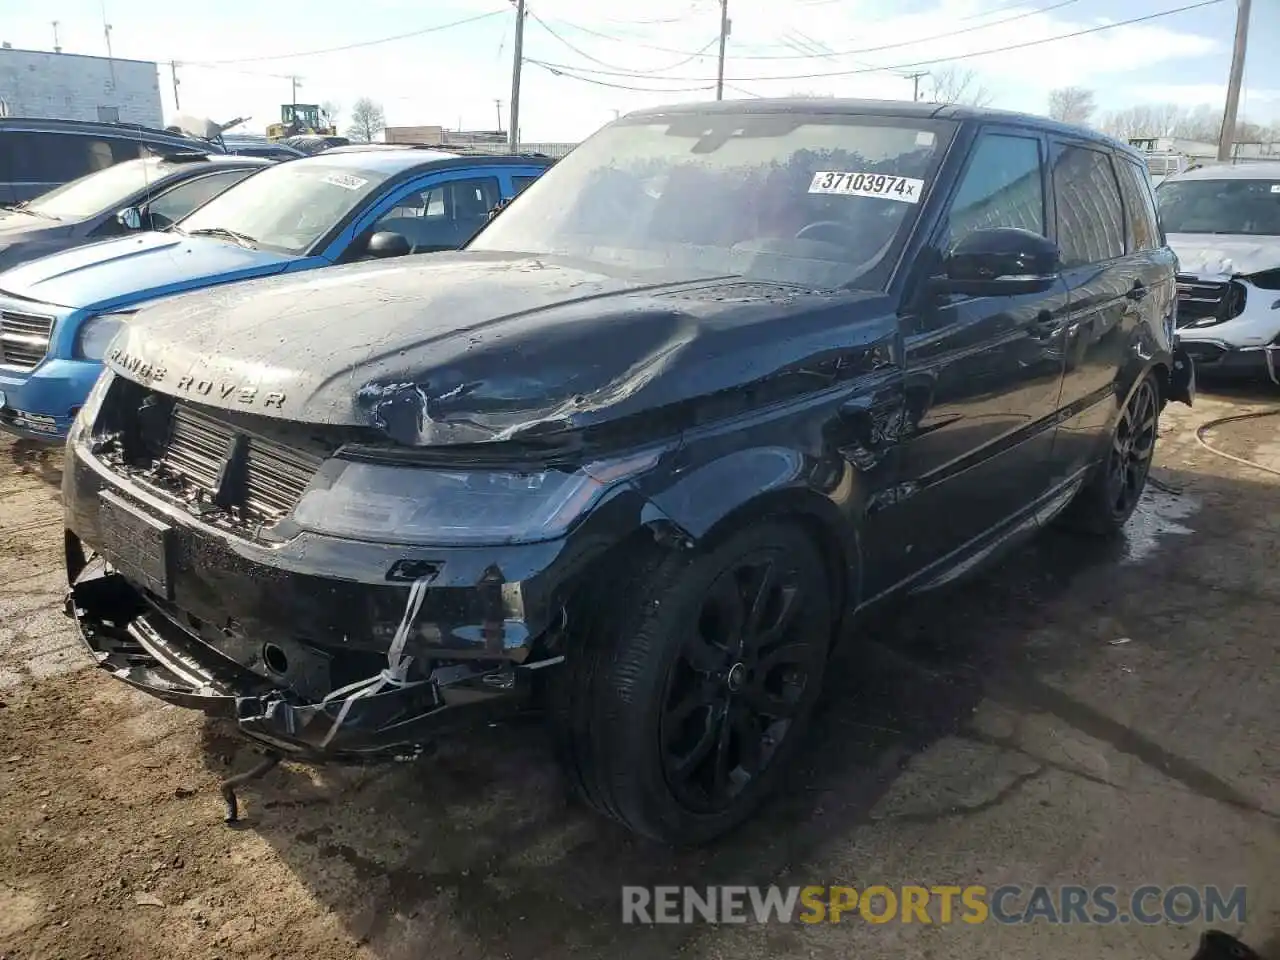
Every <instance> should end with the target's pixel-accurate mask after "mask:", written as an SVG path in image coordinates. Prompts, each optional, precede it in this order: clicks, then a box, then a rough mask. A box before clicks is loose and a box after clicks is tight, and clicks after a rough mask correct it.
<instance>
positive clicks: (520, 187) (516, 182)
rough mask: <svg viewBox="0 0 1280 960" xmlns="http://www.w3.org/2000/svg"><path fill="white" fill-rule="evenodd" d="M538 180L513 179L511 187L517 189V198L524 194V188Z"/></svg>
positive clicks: (535, 178) (526, 178)
mask: <svg viewBox="0 0 1280 960" xmlns="http://www.w3.org/2000/svg"><path fill="white" fill-rule="evenodd" d="M537 179H538V178H537V177H512V178H511V185H512V186H513V187H514V188H515V191H516V196H517V197H518V196H520V194H522V193H524V188H525V187H527V186H528V185H529V184H531V183H533V181H535V180H537Z"/></svg>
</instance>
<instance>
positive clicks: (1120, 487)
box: [1106, 377, 1160, 520]
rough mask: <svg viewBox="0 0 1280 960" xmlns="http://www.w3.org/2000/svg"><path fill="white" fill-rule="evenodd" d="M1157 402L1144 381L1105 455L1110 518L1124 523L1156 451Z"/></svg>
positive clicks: (1123, 413) (1152, 386)
mask: <svg viewBox="0 0 1280 960" xmlns="http://www.w3.org/2000/svg"><path fill="white" fill-rule="evenodd" d="M1159 404H1160V401H1159V398H1158V397H1157V396H1156V388H1155V384H1154V383H1153V382H1152V380H1151V378H1150V377H1147V378H1145V379H1144V380H1143V381H1142V382H1141V383H1140V384H1138V387H1137V389H1136V390H1134V391H1133V394H1132V395H1131V396H1130V397H1129V402H1128V403H1126V404H1125V405H1124V409H1123V410H1121V411H1120V419H1119V422H1118V423H1117V424H1116V429H1115V433H1114V434H1113V435H1112V437H1111V449H1110V450H1109V451H1108V453H1107V468H1106V471H1107V472H1106V477H1107V493H1108V497H1109V503H1110V505H1111V510H1112V513H1113V514H1114V516H1116V517H1117V518H1118V519H1121V520H1127V519H1128V517H1129V515H1130V514H1131V513H1133V509H1134V507H1136V506H1137V504H1138V499H1139V498H1140V497H1141V496H1142V491H1143V488H1144V487H1145V486H1146V483H1147V474H1148V473H1149V472H1150V470H1151V458H1152V457H1153V456H1154V455H1155V451H1156V427H1157V422H1158V420H1159V418H1160V405H1159Z"/></svg>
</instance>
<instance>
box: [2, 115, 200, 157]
mask: <svg viewBox="0 0 1280 960" xmlns="http://www.w3.org/2000/svg"><path fill="white" fill-rule="evenodd" d="M4 130H25V131H36V132H42V133H100V134H109V135H111V136H115V137H139V138H141V137H145V138H146V139H148V140H164V141H166V142H169V143H175V144H185V145H187V146H188V147H190V148H191V149H195V150H206V151H207V150H209V149H211V148H212V149H213V150H214V152H217V153H220V152H221V149H220V148H218V147H216V146H214V145H213V144H212V143H211V142H210V141H208V140H199V139H197V138H195V137H188V136H184V135H183V134H180V133H173V132H171V131H169V130H161V129H159V128H158V127H145V126H143V125H142V124H140V123H107V122H105V121H102V120H59V119H55V118H53V117H0V131H4Z"/></svg>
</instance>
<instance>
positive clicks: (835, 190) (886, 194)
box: [809, 170, 924, 203]
mask: <svg viewBox="0 0 1280 960" xmlns="http://www.w3.org/2000/svg"><path fill="white" fill-rule="evenodd" d="M923 190H924V181H923V180H915V179H913V178H911V177H895V176H891V175H890V174H887V173H841V172H838V171H834V170H819V171H818V172H817V173H815V174H814V175H813V180H812V181H811V182H810V184H809V192H810V193H832V194H840V195H841V196H846V197H883V198H884V199H886V200H901V201H902V202H903V203H919V202H920V194H921V193H922V192H923Z"/></svg>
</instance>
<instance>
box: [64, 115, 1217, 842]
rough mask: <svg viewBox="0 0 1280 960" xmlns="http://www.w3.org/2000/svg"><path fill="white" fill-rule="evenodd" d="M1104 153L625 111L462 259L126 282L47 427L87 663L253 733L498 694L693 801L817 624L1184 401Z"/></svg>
mask: <svg viewBox="0 0 1280 960" xmlns="http://www.w3.org/2000/svg"><path fill="white" fill-rule="evenodd" d="M1174 303H1175V289H1174V257H1173V254H1172V253H1171V252H1170V251H1169V249H1168V248H1167V247H1166V245H1165V243H1164V239H1163V237H1162V235H1161V232H1160V227H1159V224H1158V222H1157V219H1156V214H1155V207H1154V203H1153V200H1152V195H1151V192H1150V189H1149V184H1148V180H1147V177H1146V174H1145V172H1144V168H1143V165H1142V159H1141V157H1140V156H1139V155H1137V154H1136V153H1134V152H1133V151H1132V150H1130V149H1129V148H1127V147H1125V146H1123V145H1121V144H1119V143H1116V142H1114V141H1111V140H1107V139H1102V138H1100V137H1099V136H1098V135H1097V134H1094V133H1090V132H1086V131H1084V130H1079V129H1075V128H1072V127H1067V126H1062V125H1058V124H1054V123H1051V122H1049V121H1046V120H1044V119H1041V118H1033V117H1024V116H1018V115H1012V114H1003V113H996V112H991V111H975V110H968V109H963V108H957V107H939V106H935V105H924V104H909V103H907V104H904V103H874V102H857V101H851V102H841V101H767V100H755V101H750V102H746V103H717V104H708V105H696V106H681V107H674V108H670V109H661V110H654V111H650V112H644V113H638V114H634V115H631V116H628V117H626V118H624V119H622V120H619V121H618V122H615V123H613V124H611V125H609V126H608V127H606V128H604V129H603V130H602V131H600V132H599V133H597V134H596V135H595V136H594V137H592V138H591V139H590V140H588V141H587V142H586V143H584V144H583V145H581V146H580V147H579V148H578V149H576V150H575V151H574V152H573V153H572V154H570V155H569V156H568V157H567V158H566V159H565V160H563V161H562V162H561V163H560V164H558V165H557V166H556V167H554V168H553V169H552V170H550V171H549V172H548V173H547V174H546V175H545V176H544V177H543V178H542V179H540V180H539V181H538V182H536V183H534V184H533V185H532V186H530V187H529V188H528V189H527V190H525V191H524V192H523V193H522V194H521V195H520V197H519V198H518V199H517V200H516V201H515V202H514V203H512V205H511V206H510V207H509V208H507V209H506V210H504V211H503V212H502V213H501V214H500V215H499V216H497V217H495V218H493V219H492V221H491V222H490V223H489V225H488V226H487V227H486V228H485V229H484V230H483V231H482V232H481V233H480V234H479V235H478V236H477V237H476V238H475V239H474V240H473V241H472V242H471V243H470V245H469V246H468V248H467V249H465V250H464V251H462V252H458V253H445V254H439V255H431V256H427V257H422V258H413V259H407V260H399V261H397V262H394V263H385V264H381V263H373V264H353V265H350V266H347V267H339V268H335V269H334V270H332V271H328V272H326V274H325V275H324V276H323V277H320V278H313V277H310V276H307V277H300V278H296V279H295V278H292V277H288V276H285V277H281V278H273V279H266V280H257V281H251V282H248V283H243V284H239V285H236V286H234V287H224V288H220V289H218V290H212V291H208V292H202V293H197V294H193V295H187V296H183V297H180V298H176V299H172V300H169V301H167V302H165V303H163V304H159V305H156V306H154V307H152V308H150V309H148V310H144V311H143V312H142V313H141V314H140V315H139V316H138V318H137V321H136V322H133V323H130V325H129V326H128V328H127V330H126V331H125V332H123V333H122V334H121V335H120V336H119V337H118V338H117V341H116V342H115V344H114V345H113V348H112V349H111V350H110V351H109V362H108V370H107V372H106V373H105V374H104V375H103V377H102V379H101V380H100V381H99V382H98V384H97V386H96V388H95V389H94V391H93V393H92V396H91V398H90V399H89V401H88V403H86V405H85V407H84V409H83V411H82V413H81V416H80V419H79V420H78V422H77V424H76V426H75V428H74V429H73V431H72V434H71V437H70V439H69V441H68V459H67V466H66V471H65V481H64V488H63V492H64V497H65V502H66V525H67V535H66V541H67V567H68V574H69V578H70V581H71V583H72V585H73V588H72V591H71V594H70V597H69V602H68V609H69V611H70V612H71V613H73V614H74V616H75V617H76V618H77V620H78V622H79V624H80V627H81V630H82V633H83V636H84V639H85V642H86V643H87V645H88V647H89V649H90V650H91V651H92V652H93V654H94V656H95V657H96V658H97V660H98V662H99V664H100V665H101V666H102V667H103V668H105V669H107V670H109V671H111V672H112V673H113V675H115V676H117V677H119V678H121V679H123V680H125V681H126V682H128V683H131V684H133V685H135V686H137V687H139V688H141V689H143V690H146V691H148V692H149V693H152V694H154V695H156V696H158V697H161V698H163V699H165V700H168V701H170V702H173V703H177V704H181V705H184V706H189V707H195V708H199V709H202V710H205V711H208V712H210V713H214V714H221V715H225V716H227V717H230V718H233V719H234V721H235V722H236V723H237V724H238V727H239V729H240V730H241V731H242V732H243V733H244V734H245V735H246V736H248V737H250V738H252V739H254V740H256V741H258V742H259V743H261V744H264V745H266V746H267V747H268V748H270V749H271V750H273V751H278V752H281V753H288V754H292V755H295V756H300V757H304V758H312V759H317V760H320V759H338V760H344V759H359V758H376V757H384V756H385V757H393V756H401V757H403V756H412V755H415V754H417V753H418V752H419V751H420V750H421V748H422V747H423V746H424V745H425V744H427V743H428V742H429V741H430V740H431V739H432V738H436V737H439V736H442V735H446V734H448V733H451V732H453V731H455V730H456V729H457V728H458V727H459V726H460V725H462V724H465V723H469V722H474V721H476V720H479V719H484V718H490V717H492V716H493V715H494V713H495V712H497V711H501V710H505V709H510V708H512V707H516V706H520V705H522V704H523V703H525V702H527V701H529V700H530V699H533V700H535V701H537V700H541V701H542V702H543V703H544V704H545V706H546V707H547V716H548V718H549V722H550V724H551V726H552V727H553V729H554V732H555V736H556V737H557V740H558V743H559V744H560V747H561V752H562V756H563V759H564V763H565V765H566V768H567V770H568V773H569V778H570V780H571V781H572V782H573V783H574V785H575V786H576V787H577V788H578V790H579V792H580V793H581V795H582V796H583V797H584V798H585V799H586V800H587V801H588V802H589V803H590V804H592V805H593V806H594V807H596V808H597V809H599V810H600V811H601V812H603V813H605V814H608V815H610V816H613V817H615V818H617V819H618V820H620V821H622V822H623V823H624V824H626V825H628V826H629V827H631V828H632V829H634V830H636V831H638V832H640V833H642V834H645V835H648V836H650V837H654V838H658V839H660V840H664V841H673V842H697V841H702V840H705V839H707V838H710V837H712V836H715V835H717V834H719V833H722V832H723V831H725V830H727V829H729V828H730V827H732V826H733V825H734V824H735V823H737V822H738V821H740V820H741V819H742V818H744V817H745V816H746V815H747V814H748V813H749V812H750V811H751V809H752V808H753V807H754V806H755V805H756V804H757V803H758V802H759V801H760V800H761V799H762V798H763V796H764V795H765V794H766V793H767V792H768V791H769V789H770V787H771V785H772V784H774V783H775V782H776V780H777V777H778V775H779V772H780V770H781V768H782V766H783V764H784V763H785V761H786V760H787V758H788V756H789V755H790V754H792V753H793V751H794V750H795V749H796V745H797V741H798V740H799V739H800V737H801V734H802V731H803V730H804V728H805V725H806V721H807V719H808V717H809V715H810V713H811V711H812V708H813V705H814V701H815V698H816V697H817V695H818V690H819V686H820V684H821V681H822V678H823V672H824V669H825V668H826V665H827V663H828V653H829V651H830V649H831V645H832V643H833V641H834V640H835V639H837V638H839V637H842V636H845V635H848V634H855V635H856V632H857V629H856V623H855V624H851V621H852V620H853V618H854V615H855V614H856V613H857V612H859V611H860V610H863V609H865V608H867V607H869V606H870V605H872V604H874V603H875V602H877V601H879V600H881V599H882V598H885V597H888V596H890V595H893V594H899V593H902V592H904V591H918V590H926V589H929V588H932V587H936V586H938V585H940V584H943V583H946V582H948V581H950V580H952V579H954V578H955V577H957V576H958V575H959V574H960V573H961V572H963V571H965V570H967V569H969V568H971V567H973V566H974V565H975V561H976V560H978V559H981V558H984V557H986V556H988V555H990V554H992V553H993V552H995V551H996V549H997V548H1000V547H1004V546H1006V545H1008V544H1011V543H1014V542H1016V541H1017V540H1018V539H1019V538H1020V537H1022V536H1024V535H1026V534H1028V533H1030V532H1032V531H1034V530H1036V529H1038V528H1040V527H1043V526H1044V525H1045V524H1047V523H1048V522H1049V521H1050V520H1051V519H1052V518H1054V517H1055V516H1057V515H1058V514H1060V513H1061V514H1064V515H1065V516H1066V517H1068V518H1070V520H1071V521H1073V522H1074V523H1076V524H1078V525H1079V526H1081V527H1083V528H1085V529H1087V530H1090V531H1094V532H1097V533H1101V534H1105V533H1108V532H1110V531H1114V530H1116V529H1117V528H1119V527H1120V525H1121V524H1123V523H1124V522H1125V520H1126V519H1127V518H1128V517H1129V515H1130V513H1131V512H1132V511H1133V509H1134V506H1135V504H1136V502H1137V500H1138V497H1139V496H1140V494H1141V493H1142V490H1143V485H1144V483H1145V480H1146V477H1147V470H1148V467H1149V465H1150V463H1151V457H1152V453H1153V448H1154V445H1155V441H1156V425H1157V420H1158V417H1159V414H1160V411H1161V409H1162V407H1163V405H1164V404H1165V403H1166V402H1168V401H1170V400H1179V401H1183V402H1187V403H1190V402H1191V399H1192V392H1193V389H1194V383H1193V370H1192V368H1191V366H1190V364H1189V362H1188V361H1187V360H1186V359H1185V358H1183V357H1177V358H1175V348H1174V344H1173V342H1172V335H1173V334H1172V331H1173V322H1174V316H1173V311H1174Z"/></svg>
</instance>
